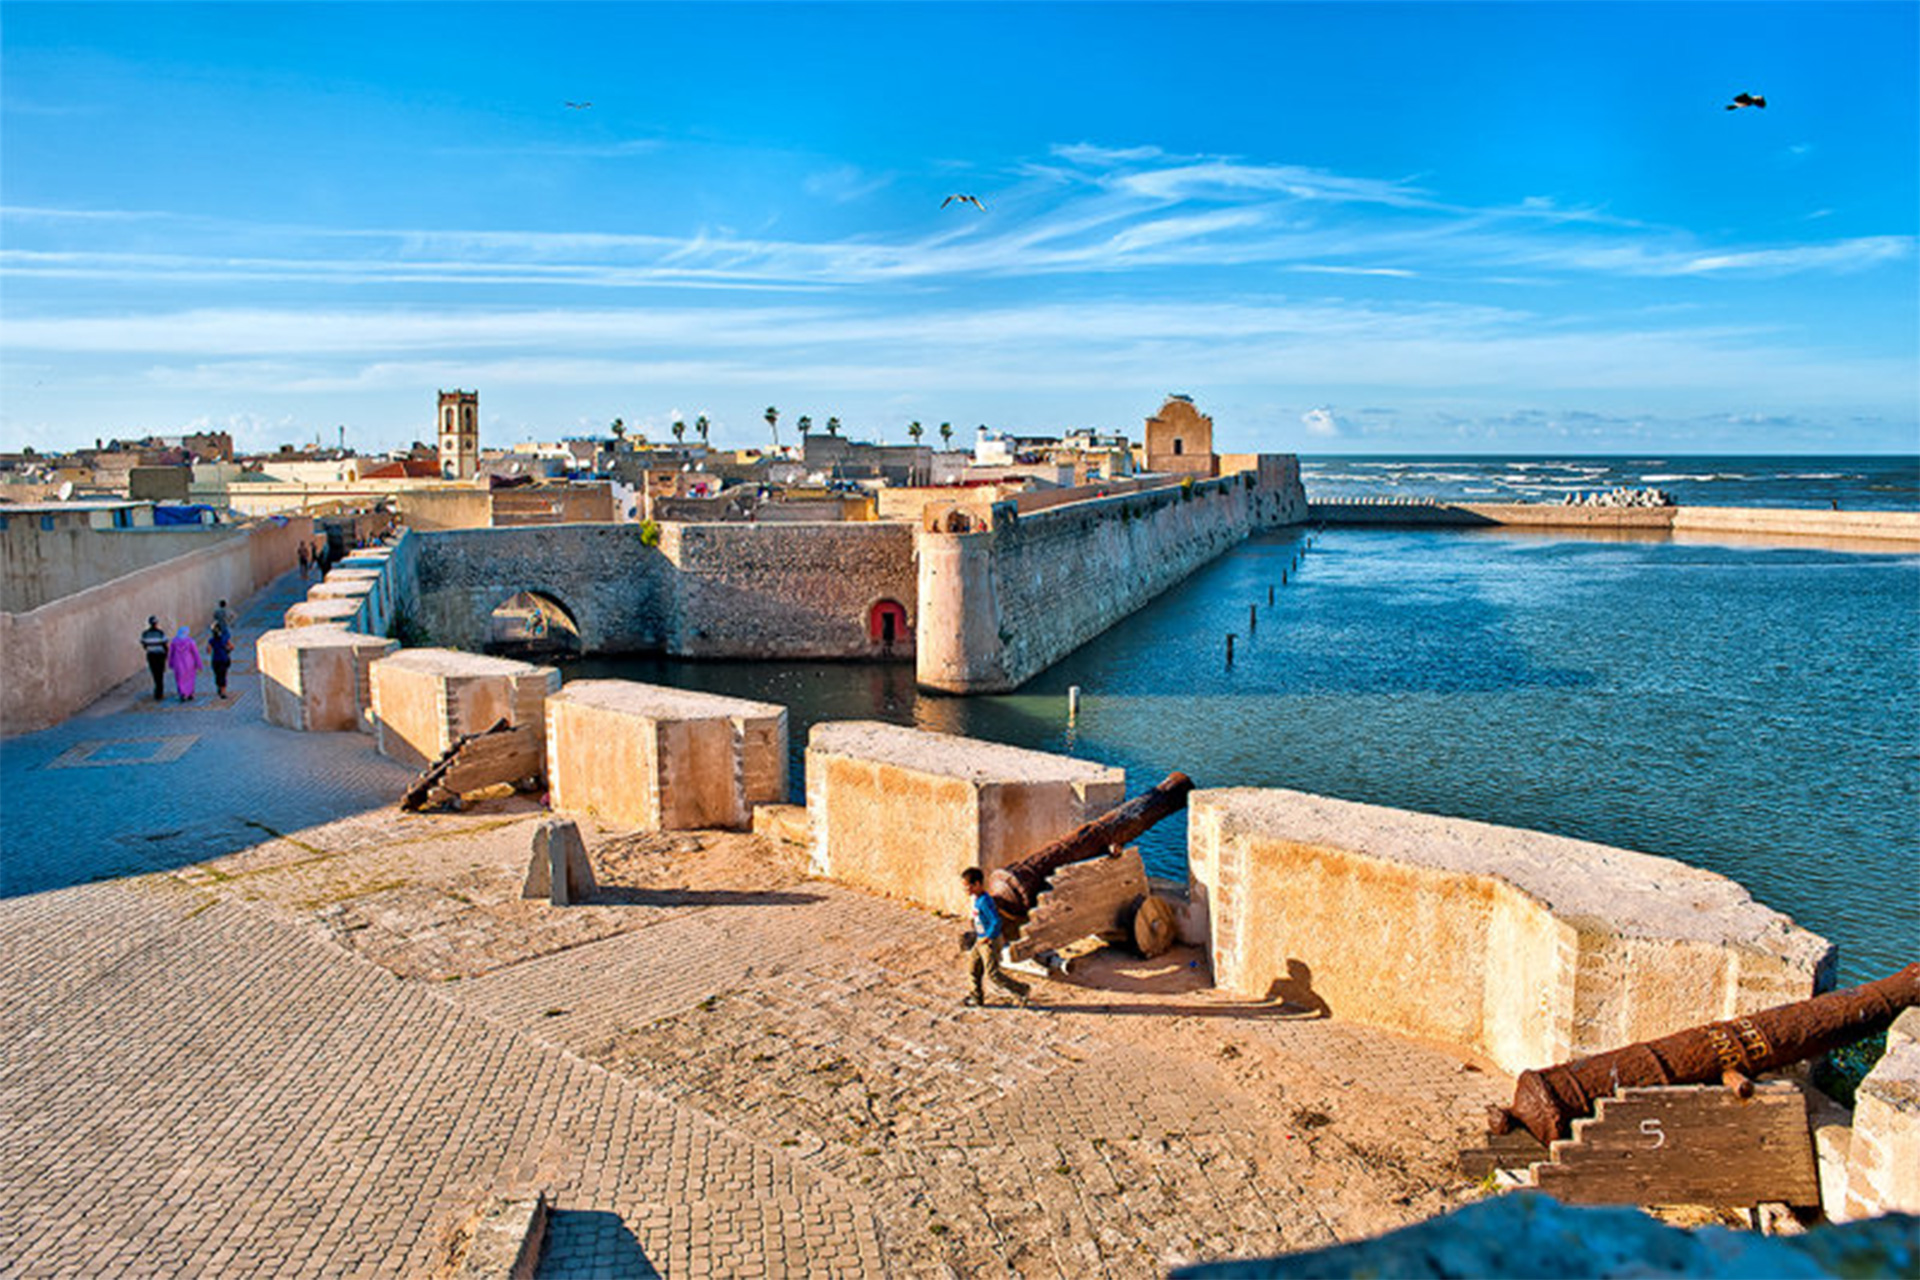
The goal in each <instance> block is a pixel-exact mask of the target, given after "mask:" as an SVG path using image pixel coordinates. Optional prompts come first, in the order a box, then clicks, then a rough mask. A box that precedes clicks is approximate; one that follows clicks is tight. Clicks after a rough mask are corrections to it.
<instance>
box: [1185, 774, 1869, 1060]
mask: <svg viewBox="0 0 1920 1280" xmlns="http://www.w3.org/2000/svg"><path fill="white" fill-rule="evenodd" d="M1190 807H1191V810H1192V813H1191V816H1190V818H1189V821H1188V826H1187V833H1188V866H1189V876H1190V881H1191V885H1192V897H1193V899H1194V902H1195V905H1196V908H1197V909H1199V910H1200V911H1202V912H1203V913H1204V914H1205V917H1206V919H1207V922H1208V932H1209V936H1210V938H1211V940H1212V943H1211V948H1212V953H1213V972H1214V981H1215V982H1216V983H1218V984H1219V985H1220V986H1222V987H1224V988H1227V989H1229V990H1233V991H1237V992H1242V993H1245V994H1249V995H1266V994H1268V993H1269V992H1270V991H1273V990H1275V989H1276V988H1278V989H1279V990H1281V991H1282V992H1283V993H1284V994H1285V995H1286V997H1287V998H1288V999H1291V1000H1294V1001H1296V1002H1299V1001H1301V1000H1303V999H1304V1000H1307V1001H1309V1002H1312V1001H1319V1002H1323V1003H1324V1004H1325V1005H1326V1006H1327V1007H1328V1008H1329V1009H1330V1010H1331V1012H1332V1014H1333V1016H1335V1017H1340V1018H1347V1019H1350V1020H1352V1021H1355V1022H1366V1023H1372V1024H1374V1025H1376V1026H1383V1027H1387V1028H1390V1029H1392V1030H1396V1031H1400V1032H1403V1033H1406V1034H1410V1035H1417V1036H1424V1037H1429V1038H1433V1039H1437V1040H1444V1041H1446V1042H1448V1043H1451V1044H1454V1045H1458V1046H1461V1047H1464V1048H1468V1049H1471V1050H1474V1051H1476V1052H1481V1053H1484V1054H1486V1055H1487V1056H1488V1057H1489V1058H1491V1059H1492V1060H1493V1061H1494V1062H1496V1063H1498V1064H1499V1065H1500V1067H1501V1068H1502V1069H1504V1070H1507V1071H1513V1072H1517V1071H1521V1070H1523V1069H1526V1068H1529V1067H1543V1066H1547V1065H1550V1064H1552V1063H1555V1062H1560V1061H1563V1060H1565V1059H1567V1058H1571V1057H1575V1056H1578V1055H1582V1054H1588V1053H1595V1052H1599V1051H1601V1050H1605V1049H1611V1048H1616V1047H1619V1046H1621V1045H1625V1044H1629V1043H1631V1042H1633V1041H1635V1040H1643V1039H1649V1038H1652V1037H1656V1036H1662V1035H1666V1034H1668V1033H1669V1032H1673V1031H1678V1030H1680V1029H1682V1028H1685V1027H1690V1026H1693V1025H1696V1024H1698V1023H1701V1022H1708V1021H1712V1020H1715V1019H1721V1018H1732V1017H1736V1016H1738V1015H1740V1014H1743V1013H1750V1012H1753V1011H1754V1010H1757V1009H1762V1008H1767V1007H1770V1006H1772V1005H1776V1004H1781V1003H1783V1002H1785V1001H1788V1000H1797V999H1804V998H1805V997H1807V996H1811V995H1814V994H1816V993H1817V992H1818V991H1820V990H1824V989H1825V987H1826V986H1827V985H1829V984H1830V983H1831V978H1832V964H1833V948H1832V946H1831V944H1829V943H1828V942H1827V941H1826V940H1825V939H1823V938H1820V937H1817V936H1815V935H1814V934H1811V933H1809V932H1807V931H1806V930H1804V929H1801V928H1798V927H1797V926H1795V925H1794V923H1793V921H1792V920H1790V919H1788V918H1787V917H1786V916H1783V915H1781V914H1780V913H1779V912H1777V911H1773V910H1771V909H1769V908H1768V907H1766V906H1763V905H1762V904H1760V903H1758V902H1755V901H1754V900H1753V899H1752V898H1751V897H1750V896H1748V894H1747V891H1746V890H1745V889H1743V888H1742V887H1741V886H1740V885H1738V884H1737V883H1735V882H1734V881H1732V880H1729V879H1727V878H1726V877H1724V876H1719V875H1715V874H1713V873H1712V872H1709V871H1702V870H1699V869H1698V868H1694V867H1689V866H1687V865H1685V864H1684V863H1680V862H1675V861H1673V860H1671V859H1667V858H1657V857H1653V856H1651V855H1649V854H1643V853H1634V852H1631V851H1629V850H1626V849H1614V848H1609V847H1607V846H1604V845H1597V844H1592V843H1588V842H1586V841H1581V840H1569V839H1566V838H1563V837H1560V836H1551V835H1546V834H1544V833H1541V832H1537V831H1524V830H1519V829H1515V828H1510V827H1497V826H1492V825H1490V824H1487V823H1480V822H1468V821H1464V820H1461V819H1454V818H1442V817H1435V816H1433V815H1430V814H1421V813H1409V812H1406V811H1403V810H1398V809H1387V808H1382V807H1379V806H1375V805H1362V804H1352V803H1348V802H1346V801H1341V800H1331V799H1328V798H1326V797H1324V796H1314V795H1307V794H1304V793H1301V792H1296V791H1279V790H1256V789H1253V788H1235V789H1230V790H1217V791H1196V792H1195V793H1194V794H1193V796H1192V798H1191V801H1190Z"/></svg>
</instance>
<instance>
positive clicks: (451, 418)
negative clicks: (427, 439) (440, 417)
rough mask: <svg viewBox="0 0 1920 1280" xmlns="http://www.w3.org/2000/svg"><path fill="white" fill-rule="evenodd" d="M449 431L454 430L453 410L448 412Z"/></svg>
mask: <svg viewBox="0 0 1920 1280" xmlns="http://www.w3.org/2000/svg"><path fill="white" fill-rule="evenodd" d="M447 430H449V431H451V430H453V410H452V409H451V408H449V409H448V410H447Z"/></svg>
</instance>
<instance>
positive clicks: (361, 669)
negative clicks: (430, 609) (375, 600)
mask: <svg viewBox="0 0 1920 1280" xmlns="http://www.w3.org/2000/svg"><path fill="white" fill-rule="evenodd" d="M397 648H399V642H398V641H396V640H387V639H384V638H383V637H380V636H367V635H361V634H360V633H358V632H355V631H347V630H343V629H342V628H339V627H291V628H287V629H284V630H280V631H269V632H267V633H266V634H265V635H263V636H261V637H260V639H259V640H258V641H257V642H256V643H255V646H254V654H255V660H256V661H257V662H258V663H259V666H260V697H261V701H262V703H264V704H265V715H266V720H267V723H268V724H277V725H279V726H280V727H281V728H283V729H299V730H301V731H303V732H319V731H340V730H345V729H359V728H363V727H364V726H365V723H366V720H365V716H366V712H367V710H368V707H369V705H370V698H371V696H372V684H371V677H370V675H369V668H371V667H372V665H373V664H374V663H375V662H376V661H378V660H379V659H381V658H384V657H386V656H387V655H388V654H390V653H392V652H393V651H394V650H395V649H397Z"/></svg>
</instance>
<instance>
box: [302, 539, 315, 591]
mask: <svg viewBox="0 0 1920 1280" xmlns="http://www.w3.org/2000/svg"><path fill="white" fill-rule="evenodd" d="M312 564H313V552H311V551H309V550H307V544H306V543H304V542H302V543H301V544H300V581H302V582H305V581H306V580H307V569H308V568H309V567H310V566H311V565H312Z"/></svg>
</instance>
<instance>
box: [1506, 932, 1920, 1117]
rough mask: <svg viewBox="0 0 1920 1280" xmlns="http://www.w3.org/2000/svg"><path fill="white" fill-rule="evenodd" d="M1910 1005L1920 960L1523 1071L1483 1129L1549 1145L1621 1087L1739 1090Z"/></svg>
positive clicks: (1870, 1029)
mask: <svg viewBox="0 0 1920 1280" xmlns="http://www.w3.org/2000/svg"><path fill="white" fill-rule="evenodd" d="M1916 1005H1920V963H1916V964H1910V965H1908V966H1907V967H1906V968H1904V969H1902V970H1900V972H1898V973H1895V974H1892V975H1891V976H1889V977H1885V978H1881V979H1879V980H1878V981H1876V982H1868V983H1863V984H1861V985H1860V986H1857V987H1848V988H1847V989H1846V990H1844V991H1829V992H1827V993H1826V994H1825V995H1819V996H1814V997H1813V998H1812V999H1809V1000H1796V1001H1794V1002H1793V1003H1791V1004H1782V1005H1775V1006H1774V1007H1773V1008H1771V1009H1762V1010H1760V1011H1759V1012H1758V1013H1750V1014H1747V1015H1746V1016H1745V1017H1741V1018H1734V1019H1731V1020H1729V1021H1726V1022H1709V1023H1706V1024H1705V1025H1703V1026H1698V1027H1689V1028H1687V1029H1686V1030H1685V1031H1676V1032H1674V1033H1673V1034H1672V1035H1669V1036H1662V1037H1661V1038H1660V1039H1658V1040H1642V1041H1640V1042H1638V1043H1636V1044H1630V1045H1628V1046H1626V1047H1625V1048H1623V1049H1611V1050H1608V1051H1607V1052H1606V1053H1596V1054H1594V1055H1593V1056H1592V1057H1590V1058H1576V1059H1574V1060H1573V1061H1571V1062H1563V1063H1560V1064H1559V1065H1557V1066H1552V1067H1546V1068H1543V1069H1541V1070H1538V1071H1523V1072H1521V1073H1520V1079H1519V1080H1518V1081H1517V1082H1515V1085H1514V1090H1513V1105H1512V1106H1510V1107H1491V1108H1489V1109H1488V1122H1489V1123H1488V1127H1489V1128H1491V1129H1492V1130H1493V1132H1495V1133H1507V1132H1510V1131H1511V1130H1512V1128H1513V1127H1514V1125H1516V1124H1517V1125H1520V1126H1521V1127H1523V1128H1525V1129H1526V1131H1527V1132H1528V1133H1531V1134H1532V1135H1533V1136H1534V1137H1536V1138H1538V1139H1539V1140H1540V1141H1541V1142H1552V1141H1554V1140H1555V1139H1557V1138H1564V1137H1566V1136H1567V1134H1568V1133H1569V1131H1570V1130H1571V1128H1572V1125H1573V1122H1574V1121H1575V1120H1577V1119H1579V1118H1580V1117H1582V1116H1588V1115H1592V1114H1593V1110H1594V1103H1595V1102H1596V1101H1597V1100H1598V1099H1600V1098H1604V1097H1606V1096H1607V1095H1608V1094H1611V1093H1613V1092H1614V1091H1616V1090H1618V1089H1620V1088H1623V1087H1627V1086H1636V1085H1654V1086H1658V1085H1668V1084H1708V1083H1711V1082H1713V1081H1715V1080H1724V1081H1725V1082H1726V1083H1727V1085H1728V1086H1729V1087H1732V1088H1734V1089H1737V1090H1739V1091H1740V1092H1741V1093H1742V1096H1744V1095H1745V1093H1746V1091H1747V1090H1748V1089H1750V1088H1751V1083H1750V1081H1749V1077H1751V1076H1754V1075H1758V1074H1759V1073H1761V1072H1763V1071H1774V1070H1778V1069H1779V1068H1781V1067H1784V1066H1789V1065H1791V1064H1792V1063H1795V1062H1799V1061H1801V1060H1803V1059H1806V1058H1811V1057H1815V1056H1816V1055H1819V1054H1823V1053H1827V1052H1829V1051H1831V1050H1833V1049H1837V1048H1839V1047H1840V1046H1842V1045H1845V1044H1849V1043H1851V1042H1852V1041H1854V1040H1858V1039H1859V1038H1860V1037H1862V1036H1865V1035H1871V1034H1872V1033H1874V1032H1875V1031H1884V1030H1885V1029H1886V1028H1887V1027H1888V1026H1890V1025H1892V1023H1893V1020H1894V1019H1895V1018H1897V1017H1899V1016H1900V1012H1901V1010H1903V1009H1910V1008H1913V1007H1915V1006H1916Z"/></svg>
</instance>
